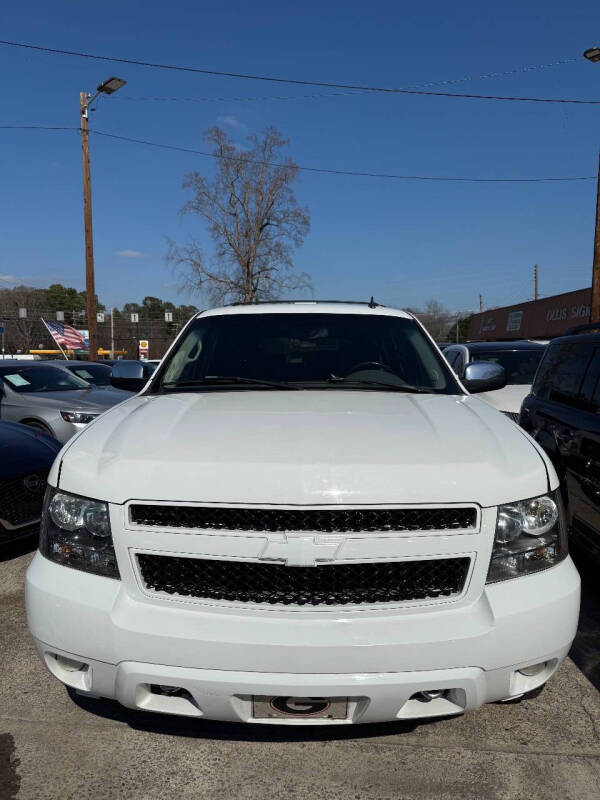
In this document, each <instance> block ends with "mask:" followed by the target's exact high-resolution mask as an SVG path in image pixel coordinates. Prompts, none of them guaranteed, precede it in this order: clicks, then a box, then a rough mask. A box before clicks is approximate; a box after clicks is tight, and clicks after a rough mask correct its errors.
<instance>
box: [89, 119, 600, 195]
mask: <svg viewBox="0 0 600 800" xmlns="http://www.w3.org/2000/svg"><path fill="white" fill-rule="evenodd" d="M90 133H93V134H95V135H96V136H105V137H107V138H109V139H118V140H119V141H122V142H131V143H133V144H142V145H147V146H148V147H159V148H161V149H163V150H175V151H176V152H180V153H191V154H193V155H199V156H205V157H208V158H215V159H220V160H225V161H241V162H247V163H250V164H257V165H259V166H266V167H282V166H285V164H283V163H281V162H273V161H256V160H253V159H249V158H243V157H241V156H223V155H218V154H215V153H209V152H206V151H204V150H194V149H192V148H189V147H180V146H178V145H172V144H164V143H161V142H151V141H148V140H147V139H134V138H133V137H130V136H120V135H118V134H116V133H108V132H106V131H99V130H95V129H94V130H92V129H90ZM295 166H296V167H297V169H299V170H301V171H302V172H318V173H323V174H327V175H350V176H353V177H361V178H391V179H395V180H405V181H443V182H460V183H542V182H550V181H592V180H596V176H595V175H583V176H567V177H542V178H467V177H454V176H453V177H446V176H438V175H398V174H393V173H389V172H360V171H358V170H343V169H326V168H324V167H303V166H298V165H295Z"/></svg>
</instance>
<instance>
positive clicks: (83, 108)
mask: <svg viewBox="0 0 600 800" xmlns="http://www.w3.org/2000/svg"><path fill="white" fill-rule="evenodd" d="M88 105H89V95H88V93H87V92H80V94H79V110H80V119H81V165H82V176H83V228H84V235H85V293H86V308H87V323H88V335H89V359H90V361H96V359H97V358H98V333H97V327H96V286H95V279H94V234H93V228H92V178H91V175H90V134H89V130H88Z"/></svg>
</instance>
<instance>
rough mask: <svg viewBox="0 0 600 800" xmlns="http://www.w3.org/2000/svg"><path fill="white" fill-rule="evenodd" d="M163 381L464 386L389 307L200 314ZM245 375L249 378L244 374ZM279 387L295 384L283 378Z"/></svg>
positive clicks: (449, 389)
mask: <svg viewBox="0 0 600 800" xmlns="http://www.w3.org/2000/svg"><path fill="white" fill-rule="evenodd" d="M161 373H162V374H161V381H160V384H159V385H158V386H157V387H155V388H157V389H159V390H160V389H161V388H162V389H165V390H166V389H169V390H171V389H176V388H177V385H179V386H180V387H181V388H185V387H183V384H187V388H189V387H190V385H194V384H195V385H196V389H197V388H199V387H198V385H199V383H200V382H202V381H204V383H203V388H208V385H209V384H210V380H211V379H213V381H214V383H215V384H217V385H218V388H220V389H222V388H223V385H224V384H225V383H226V382H225V378H227V377H229V378H234V377H235V378H238V382H237V383H236V384H234V383H233V382H231V383H230V384H227V388H232V389H233V388H235V389H246V390H247V389H249V388H254V389H260V388H261V386H259V385H257V384H254V385H252V384H251V383H249V381H250V380H253V381H257V382H260V381H265V385H263V386H262V388H263V389H266V388H278V387H277V386H273V385H271V386H266V382H271V383H272V384H277V383H279V384H294V385H296V388H311V389H313V388H318V389H321V388H322V389H343V388H360V389H362V388H364V389H377V388H380V389H384V388H386V387H387V388H388V389H390V390H394V389H397V390H398V391H401V390H403V389H404V390H406V391H410V389H411V388H412V389H413V390H418V391H428V392H438V393H446V394H460V389H459V388H458V386H457V384H456V383H455V381H454V378H453V376H452V374H451V373H450V372H449V371H448V369H447V367H446V366H445V365H444V363H443V362H442V360H441V359H440V357H439V355H438V353H437V352H436V351H435V350H434V348H433V346H432V344H431V343H430V342H429V340H428V339H427V338H426V337H425V336H424V334H423V333H422V331H421V329H420V327H419V326H418V325H417V323H416V322H415V321H414V320H412V319H407V318H403V317H396V316H387V315H384V314H379V315H377V314H373V315H371V314H369V315H367V314H319V313H314V314H313V313H280V314H269V313H265V314H260V313H257V314H223V315H215V316H207V317H201V318H199V319H197V320H196V321H195V322H193V323H192V325H191V326H190V327H189V329H188V331H187V333H186V335H185V337H184V338H183V340H182V341H181V342H180V343H179V346H178V347H177V350H176V351H175V352H174V353H173V354H172V355H171V356H170V358H169V360H168V362H167V363H166V365H165V368H164V369H163V370H161ZM244 381H246V382H244ZM279 388H289V386H280V387H279Z"/></svg>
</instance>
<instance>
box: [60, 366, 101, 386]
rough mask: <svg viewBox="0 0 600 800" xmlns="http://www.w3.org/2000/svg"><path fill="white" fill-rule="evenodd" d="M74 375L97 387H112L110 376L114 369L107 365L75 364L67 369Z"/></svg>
mask: <svg viewBox="0 0 600 800" xmlns="http://www.w3.org/2000/svg"><path fill="white" fill-rule="evenodd" d="M67 369H68V370H70V371H71V372H72V373H73V375H77V376H78V377H79V378H82V379H83V380H84V381H87V382H88V383H93V384H94V385H95V386H110V376H111V375H112V369H111V368H110V367H109V366H107V365H106V364H85V365H83V364H82V365H78V364H73V365H69V366H68V367H67Z"/></svg>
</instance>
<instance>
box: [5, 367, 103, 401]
mask: <svg viewBox="0 0 600 800" xmlns="http://www.w3.org/2000/svg"><path fill="white" fill-rule="evenodd" d="M0 380H2V381H4V383H5V384H7V385H8V386H10V388H11V389H12V390H13V391H14V392H19V393H20V394H27V393H29V392H67V391H73V390H74V389H89V388H90V385H89V383H87V382H86V381H83V380H81V378H78V377H77V376H76V375H71V374H70V373H69V372H67V370H64V369H61V368H60V367H50V366H41V365H40V366H39V367H38V366H36V367H3V368H2V369H0Z"/></svg>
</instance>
